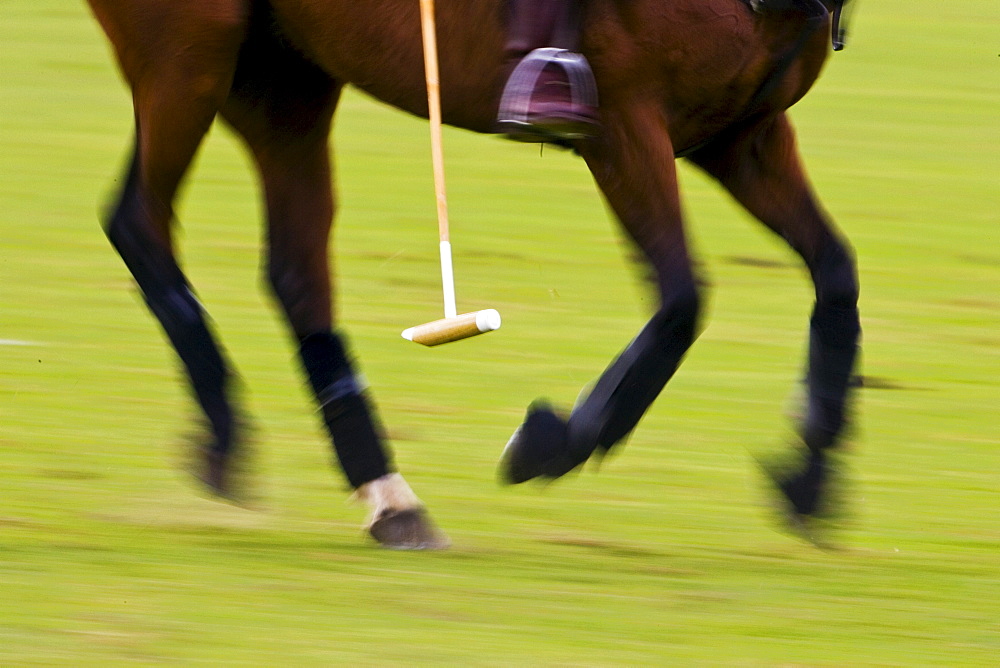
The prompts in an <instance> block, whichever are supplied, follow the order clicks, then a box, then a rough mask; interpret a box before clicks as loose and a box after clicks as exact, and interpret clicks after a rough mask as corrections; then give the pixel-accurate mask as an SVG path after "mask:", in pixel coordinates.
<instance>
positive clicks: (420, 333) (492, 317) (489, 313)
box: [403, 308, 500, 346]
mask: <svg viewBox="0 0 1000 668" xmlns="http://www.w3.org/2000/svg"><path fill="white" fill-rule="evenodd" d="M494 329H500V314H499V313H498V312H497V310H496V309H492V308H489V309H485V310H483V311H473V312H472V313H462V314H460V315H457V316H455V317H453V318H442V319H441V320H435V321H433V322H428V323H424V324H423V325H417V326H416V327H409V328H407V329H404V330H403V338H404V339H406V340H407V341H413V342H414V343H420V344H423V345H425V346H438V345H441V344H442V343H451V342H452V341H458V340H460V339H467V338H469V337H470V336H477V335H479V334H484V333H486V332H492V331H493V330H494Z"/></svg>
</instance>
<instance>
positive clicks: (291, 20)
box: [271, 0, 504, 132]
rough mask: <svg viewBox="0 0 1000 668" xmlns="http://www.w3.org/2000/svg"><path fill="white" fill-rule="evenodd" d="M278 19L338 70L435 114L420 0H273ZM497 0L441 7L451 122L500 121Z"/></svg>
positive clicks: (295, 39) (446, 114)
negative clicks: (497, 116)
mask: <svg viewBox="0 0 1000 668" xmlns="http://www.w3.org/2000/svg"><path fill="white" fill-rule="evenodd" d="M271 5H272V8H273V11H274V15H275V19H276V23H277V25H278V27H279V29H280V30H281V32H282V33H283V34H284V35H285V37H286V38H287V39H289V40H290V41H291V42H292V44H293V45H294V46H296V47H297V48H298V49H299V50H301V51H302V52H303V53H304V54H305V55H306V56H307V57H308V58H309V59H311V60H313V61H314V62H315V63H316V64H318V65H319V66H320V67H321V68H322V69H324V70H325V71H326V72H327V73H328V74H329V75H330V76H332V77H333V78H335V79H337V80H339V81H342V82H344V83H349V84H352V85H354V86H356V87H357V88H359V89H361V90H363V91H365V92H366V93H368V94H370V95H372V96H373V97H375V98H377V99H379V100H382V101H383V102H386V103H388V104H390V105H392V106H394V107H398V108H399V109H402V110H404V111H407V112H409V113H411V114H415V115H417V116H423V117H426V116H427V84H426V79H425V74H424V58H423V45H422V41H421V27H420V13H419V3H418V2H416V0H364V1H359V0H272V2H271ZM495 6H496V5H495V3H490V2H483V0H460V1H459V2H452V3H450V4H446V5H444V6H439V8H438V10H437V40H438V57H439V67H440V80H441V84H440V89H441V109H442V116H443V119H444V122H446V123H448V124H450V125H456V126H459V127H464V128H467V129H470V130H475V131H479V132H488V131H490V128H491V126H492V124H493V120H494V116H495V112H496V105H497V102H498V100H499V95H500V88H501V86H502V83H503V76H504V67H503V59H502V48H501V46H502V32H501V30H500V21H499V18H498V17H497V16H493V14H495V13H496V12H491V11H490V7H495Z"/></svg>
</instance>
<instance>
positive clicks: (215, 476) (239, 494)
mask: <svg viewBox="0 0 1000 668" xmlns="http://www.w3.org/2000/svg"><path fill="white" fill-rule="evenodd" d="M235 459H237V458H236V457H234V456H233V455H231V454H224V453H220V452H215V451H213V450H206V451H205V452H204V453H203V454H202V456H201V461H200V462H199V463H198V464H197V465H196V468H195V470H193V471H192V473H193V475H194V477H195V479H196V480H198V482H200V483H201V484H202V485H203V488H204V489H205V490H206V491H207V492H208V493H209V494H211V495H212V496H213V497H215V498H218V499H221V500H223V501H228V502H229V503H232V504H235V505H237V506H242V507H245V508H253V507H255V505H256V499H255V497H254V494H253V493H252V492H251V488H252V487H253V485H252V484H251V482H250V474H249V471H247V470H246V467H245V464H246V462H245V461H241V462H239V463H238V464H237V463H236V462H235V461H234V460H235Z"/></svg>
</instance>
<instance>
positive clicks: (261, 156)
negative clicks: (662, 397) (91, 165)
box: [88, 0, 859, 546]
mask: <svg viewBox="0 0 1000 668" xmlns="http://www.w3.org/2000/svg"><path fill="white" fill-rule="evenodd" d="M826 1H827V2H830V3H836V2H840V0H826ZM88 2H89V3H90V5H91V7H92V8H93V10H94V13H95V15H96V16H97V17H98V19H99V21H100V22H101V24H102V26H103V27H104V29H105V31H106V32H107V34H108V36H109V38H110V40H111V42H112V44H113V45H114V47H115V50H116V53H117V56H118V60H119V63H120V65H121V68H122V71H123V73H124V75H125V78H126V80H127V81H128V82H129V85H130V87H131V88H132V93H133V103H134V108H135V116H136V145H135V150H134V156H133V161H132V166H131V169H130V172H129V178H128V179H127V181H126V182H125V185H124V187H123V188H122V191H121V197H120V201H119V203H118V206H117V207H116V209H115V210H114V212H113V213H112V215H111V216H110V219H109V220H108V223H107V234H108V236H109V239H110V240H111V242H112V243H113V244H114V246H115V247H116V249H117V250H118V251H119V253H120V254H121V255H122V257H123V259H124V260H125V263H126V265H127V266H128V267H129V269H130V271H131V272H132V274H133V276H134V277H135V278H136V281H137V283H138V285H139V287H140V289H141V290H142V292H143V295H144V296H145V298H146V300H147V302H148V304H149V306H150V308H151V310H152V311H153V313H154V314H155V315H156V317H157V319H158V320H159V321H160V323H161V324H162V325H163V327H164V329H165V330H166V332H167V335H168V337H169V338H170V340H171V343H172V344H173V346H174V347H175V349H176V350H177V352H178V354H179V356H180V358H181V360H182V362H183V364H184V366H185V369H186V371H187V373H188V376H189V379H190V381H191V385H192V388H193V390H194V393H195V396H196V398H197V399H198V401H199V404H200V405H201V407H202V409H203V410H204V412H205V414H206V416H207V417H208V419H209V422H210V424H211V427H212V441H211V443H210V445H209V447H208V448H207V450H206V453H207V454H206V461H207V463H208V469H209V475H208V476H207V481H208V482H209V484H210V485H211V486H213V487H214V488H215V489H216V490H217V491H225V483H224V474H225V472H226V462H227V460H228V459H229V456H230V453H231V452H232V451H233V449H234V448H235V447H236V446H237V445H238V438H237V436H235V435H234V430H235V427H234V425H235V409H234V405H233V404H234V399H233V396H232V393H233V390H232V384H233V383H232V372H231V370H230V366H229V364H228V362H227V361H226V360H225V358H224V355H223V353H222V351H221V348H220V347H219V346H218V344H217V343H216V341H215V336H214V334H213V333H212V331H211V327H210V325H209V323H208V320H207V318H206V315H205V314H204V313H203V312H202V310H201V306H200V304H199V303H198V301H197V300H196V299H194V297H193V295H192V289H191V287H190V286H189V284H188V283H187V279H186V278H185V276H184V274H183V273H182V271H181V269H180V267H179V266H178V264H177V262H176V258H175V256H174V253H173V249H172V241H171V238H172V236H171V231H172V223H173V201H174V199H175V197H176V194H177V190H178V186H179V184H180V183H181V180H182V178H183V176H184V174H185V173H186V171H187V168H188V166H189V164H190V162H191V160H192V158H193V155H194V153H195V151H196V150H197V148H198V146H199V144H200V142H201V140H202V138H203V136H204V134H205V132H206V131H207V129H208V127H209V126H210V125H211V123H212V122H213V121H214V119H215V118H216V117H217V116H219V115H221V116H222V117H223V118H224V119H225V120H226V121H227V122H229V123H230V124H231V125H232V127H233V128H234V129H235V130H236V132H237V133H238V134H239V135H240V136H241V137H242V139H243V140H244V141H245V142H246V144H247V146H248V148H249V150H250V152H251V154H252V155H253V157H254V160H255V162H256V166H257V169H258V171H259V173H260V176H261V181H262V183H263V189H264V195H265V199H266V204H267V225H268V228H267V229H268V234H267V253H268V260H267V272H268V279H269V283H270V285H271V287H272V289H273V291H274V294H275V296H276V298H277V301H278V303H279V304H280V306H281V308H282V309H283V311H284V313H285V315H286V317H287V320H288V323H289V327H290V330H291V332H292V334H293V335H294V336H295V338H296V340H297V341H298V343H299V350H300V359H301V362H302V365H303V369H304V371H305V374H306V376H307V378H308V379H309V382H310V384H311V386H312V388H313V390H314V392H315V394H316V397H317V401H318V403H319V404H320V406H321V409H322V413H323V417H324V421H325V422H326V425H327V428H328V430H329V432H330V435H331V438H332V441H333V445H334V448H335V450H336V452H337V454H338V456H339V459H340V462H341V465H342V467H343V469H344V472H345V474H346V476H347V478H348V481H349V482H350V483H351V485H352V486H354V487H356V488H359V491H361V492H363V493H362V496H363V497H366V496H368V497H371V496H372V495H373V494H374V495H376V496H377V495H378V494H377V493H376V492H375V491H373V490H375V489H381V488H382V487H386V486H387V485H389V486H391V485H390V483H389V482H387V480H389V478H388V477H387V476H389V473H390V472H391V470H392V463H391V457H390V456H389V454H388V452H387V450H386V449H385V447H384V444H383V443H382V439H381V436H380V430H379V429H378V426H377V420H376V418H375V417H374V411H373V408H372V407H371V405H370V402H369V400H368V398H367V394H366V393H364V392H362V391H361V388H360V385H359V383H357V382H356V379H355V375H354V371H353V363H352V362H351V360H350V358H349V355H348V353H347V352H346V348H345V345H344V343H343V341H342V338H341V337H340V336H339V334H338V333H337V332H336V331H335V330H334V317H333V308H332V306H333V305H332V301H331V297H330V294H331V277H330V272H329V268H328V256H327V246H328V241H329V235H330V231H331V224H332V219H333V214H334V210H335V198H334V195H333V190H332V187H331V183H330V180H331V172H332V170H331V165H330V150H329V136H330V130H331V126H332V121H333V115H334V111H335V109H336V106H337V101H338V99H339V95H340V91H341V89H342V87H343V86H344V85H346V84H353V85H354V86H356V87H358V88H360V89H362V90H364V91H366V92H368V93H369V94H371V95H373V96H374V97H376V98H378V99H381V100H384V101H385V102H387V103H389V104H392V105H395V106H397V107H399V108H401V109H404V110H406V111H408V112H411V113H413V114H416V115H421V116H423V115H426V113H427V98H426V89H425V83H424V76H423V67H422V62H423V59H422V51H421V44H420V21H419V16H418V3H417V2H416V0H365V1H363V2H359V1H357V0H88ZM771 2H774V3H782V4H783V5H784V7H783V9H782V10H780V11H779V10H772V11H764V12H755V11H752V10H751V9H750V7H748V6H747V5H745V4H744V3H743V2H741V0H669V1H667V0H588V4H587V9H586V14H585V18H584V30H583V38H582V44H581V50H582V51H583V52H584V54H585V55H586V56H587V58H588V60H589V61H590V63H591V65H592V68H593V71H594V75H595V77H596V80H597V85H598V91H599V95H600V101H601V118H602V126H603V127H602V131H601V132H600V134H599V136H597V137H594V138H591V139H582V140H579V141H574V142H572V144H571V147H572V148H573V149H574V150H575V151H576V152H578V153H579V154H580V155H581V156H582V157H583V159H584V160H585V161H586V163H587V165H588V167H589V168H590V170H591V172H592V174H593V176H594V179H595V181H596V183H597V185H598V187H599V188H600V190H601V192H602V194H603V195H604V197H605V199H606V201H607V202H608V204H609V206H610V208H611V209H612V210H613V211H614V213H615V215H616V217H617V218H618V221H619V222H620V224H621V225H622V227H623V229H624V230H625V231H626V233H627V234H628V235H629V236H630V237H631V239H632V240H633V241H634V242H635V243H636V245H637V247H638V248H639V249H640V250H641V251H642V253H643V254H644V256H645V258H646V259H647V260H648V262H649V264H650V266H651V268H652V270H653V273H654V275H655V279H656V285H657V287H658V289H659V294H660V306H659V309H658V311H657V312H656V313H655V314H654V316H653V317H652V318H651V319H650V321H649V323H647V325H646V326H645V328H644V329H643V330H642V331H641V332H640V333H639V335H638V336H637V337H636V338H635V339H634V340H633V341H632V342H631V343H630V344H629V345H628V347H627V348H626V349H625V350H624V351H623V352H622V354H621V355H620V356H619V357H618V358H616V359H615V360H614V361H613V362H612V364H611V365H610V366H609V367H608V369H607V370H606V371H605V372H604V373H603V374H602V375H601V377H600V378H599V380H598V381H597V383H596V384H595V386H594V387H593V389H592V390H591V391H590V392H589V394H588V395H587V396H586V397H584V398H583V399H582V401H581V402H580V403H579V404H578V405H577V407H575V408H574V409H573V411H572V413H571V414H570V415H569V416H568V417H564V416H562V415H561V414H557V413H556V412H555V411H554V410H552V409H549V408H548V407H544V406H535V407H533V408H532V409H530V410H529V413H528V416H527V418H526V420H525V423H524V424H523V425H522V427H521V428H520V429H519V430H518V432H517V433H516V434H515V436H514V437H513V438H512V439H511V442H510V443H509V444H508V448H507V449H506V450H505V454H504V460H503V471H504V477H505V478H506V479H507V480H508V481H510V482H520V481H521V480H526V479H529V478H533V477H538V476H547V477H558V476H560V475H562V474H563V473H565V472H566V471H568V470H570V469H572V468H574V467H575V466H577V465H579V464H580V463H582V462H583V461H585V460H586V459H587V458H588V457H590V455H591V454H592V453H593V452H595V451H596V450H598V449H603V450H607V449H609V448H611V447H613V446H614V445H615V444H616V443H618V442H619V441H621V440H622V439H623V438H624V437H625V436H626V435H627V434H628V433H629V432H630V431H631V430H632V429H633V428H634V427H635V425H636V424H637V422H638V420H639V419H640V417H641V416H642V414H643V413H644V412H645V410H646V409H647V408H648V406H649V405H650V404H651V403H652V401H653V400H654V399H655V398H656V396H657V395H658V394H659V392H660V390H661V389H662V388H663V386H664V385H665V383H666V382H667V381H668V380H669V379H670V377H671V376H672V374H673V373H674V371H675V370H676V368H677V366H678V365H679V364H680V362H681V359H682V357H683V355H684V353H685V352H686V350H687V349H688V347H689V346H690V345H691V344H692V343H693V341H694V339H695V338H696V336H697V333H698V324H697V322H698V317H699V314H700V303H701V302H700V293H699V290H698V287H697V282H696V280H695V277H694V274H693V271H692V266H691V265H692V263H691V259H690V257H689V255H688V250H687V242H686V238H685V233H684V224H683V217H682V215H681V206H680V195H679V193H678V189H677V178H676V173H675V167H674V158H675V156H676V155H678V154H683V155H685V156H686V157H688V158H690V159H691V160H692V161H693V162H694V163H695V164H697V165H698V166H699V167H701V168H702V169H704V170H705V171H706V172H707V173H708V174H709V175H711V176H712V177H714V178H715V179H717V180H718V181H719V183H720V184H721V185H723V187H725V188H726V189H727V190H729V192H730V193H731V194H732V195H733V196H734V198H735V199H736V200H737V201H738V202H740V203H741V204H743V205H744V206H745V207H746V208H747V210H748V211H749V212H750V213H751V214H753V215H754V216H756V217H757V218H758V219H759V220H761V221H762V222H763V223H764V224H765V225H767V226H768V227H769V228H770V229H772V230H773V231H774V232H775V233H776V234H778V235H779V236H780V237H781V238H783V239H784V240H785V241H787V242H788V244H789V245H790V246H791V247H792V248H793V249H794V250H795V251H796V252H798V253H799V255H800V256H801V257H802V259H803V261H804V263H805V265H806V267H807V268H808V270H809V272H810V276H811V278H812V280H813V282H814V284H815V286H816V296H817V301H816V306H815V308H814V312H813V316H812V319H811V324H810V350H809V359H808V361H807V378H808V380H807V407H806V415H805V418H804V419H803V423H802V425H801V426H800V432H801V434H802V439H803V442H804V444H805V446H806V449H807V450H808V453H809V454H808V456H807V458H806V463H805V464H804V468H802V470H800V471H797V472H795V474H794V475H793V476H792V477H791V478H788V479H782V480H780V481H778V483H779V487H780V488H781V490H782V491H783V492H784V494H785V496H786V497H787V500H788V501H789V502H790V505H791V509H792V511H793V513H794V514H795V515H796V516H798V517H809V516H811V515H812V514H813V513H814V512H815V511H816V510H817V508H818V506H819V501H820V499H819V496H820V493H821V492H822V490H823V480H824V467H825V454H824V453H825V452H826V451H827V450H828V449H829V448H831V447H833V446H834V445H836V443H837V442H838V441H839V438H840V434H841V432H842V429H843V426H844V424H845V421H846V420H845V415H844V411H845V408H846V402H847V397H848V391H849V382H848V381H849V376H850V373H851V370H852V368H853V365H854V360H855V356H856V352H857V340H858V336H859V325H858V316H857V307H856V304H857V293H858V286H857V281H856V277H855V269H854V261H853V257H852V255H851V252H850V250H849V247H848V246H847V244H846V242H845V241H844V240H843V239H841V238H840V236H839V235H838V234H837V233H836V231H835V230H834V228H833V225H832V222H831V221H829V219H828V218H827V216H826V214H825V213H824V212H823V211H822V209H821V207H820V206H819V203H818V201H817V200H816V198H815V196H814V195H813V193H812V192H811V189H810V187H809V184H808V181H807V179H806V177H805V175H804V171H803V169H802V166H801V164H800V160H799V157H798V153H797V150H796V148H795V139H794V134H793V132H792V129H791V126H790V124H789V122H788V119H787V116H786V114H785V110H786V109H787V108H788V107H789V106H791V105H792V104H793V103H794V102H795V101H796V100H798V99H799V98H800V97H801V96H802V95H804V94H805V92H806V91H807V90H808V89H809V87H810V86H811V85H812V84H813V82H814V81H815V79H816V77H817V76H818V74H819V72H820V69H821V67H822V65H823V63H824V60H825V58H826V56H827V52H828V48H829V44H828V39H829V38H828V36H827V34H828V33H827V30H828V26H829V17H828V14H827V11H826V8H825V7H824V6H823V5H821V4H819V0H771ZM504 20H505V17H504V6H503V2H502V0H439V2H438V7H437V25H438V32H439V34H438V44H439V52H440V69H441V93H442V111H443V117H444V120H445V122H447V123H450V124H452V125H456V126H459V127H463V128H467V129H469V130H473V131H477V132H490V131H491V130H492V128H493V124H494V119H495V114H496V110H497V106H498V103H499V98H500V93H501V88H502V84H503V81H504V79H505V77H506V74H507V71H508V67H509V64H508V63H506V62H505V60H504V54H503V48H502V46H503V36H504ZM397 477H398V476H397ZM377 481H381V483H379V485H376V487H369V486H370V485H374V484H375V483H376V482H377ZM392 484H395V483H392ZM404 491H405V490H404ZM384 496H385V497H386V498H391V499H398V498H407V499H409V498H411V497H412V494H409V495H407V494H406V493H401V492H400V491H399V490H389V492H386V494H385V495H384ZM407 503H410V502H407ZM403 505H406V504H403ZM373 506H375V507H378V508H383V509H385V508H389V511H388V512H390V514H391V511H392V508H391V506H392V502H390V501H386V500H385V498H383V499H373ZM398 509H401V510H403V511H405V512H403V513H402V514H401V515H402V516H405V517H406V518H408V519H407V521H408V522H409V521H410V520H412V519H413V518H414V517H417V519H419V518H420V517H419V513H416V514H415V513H414V512H413V511H412V508H410V507H406V508H398ZM379 512H380V513H383V511H381V510H380V511H379ZM383 514H384V513H383ZM412 528H413V527H412V524H407V525H406V526H404V527H403V528H402V529H399V527H390V530H389V531H385V530H383V529H385V527H384V526H383V527H382V528H381V529H380V530H379V531H377V532H376V531H374V530H373V535H376V537H377V538H378V539H379V540H382V541H383V542H388V543H390V544H391V543H392V542H393V539H391V538H390V539H388V540H384V539H383V537H384V536H385V535H390V536H397V537H398V535H404V538H402V539H400V540H402V541H403V543H406V541H407V540H409V542H410V545H409V546H413V544H424V543H421V541H422V540H424V539H426V537H427V535H426V534H424V535H423V538H421V537H420V536H419V535H418V536H417V538H412V536H410V538H407V537H406V535H409V534H407V532H408V531H410V529H412ZM396 529H399V531H397V530H396ZM400 532H402V533H401V534H400ZM410 533H413V532H412V531H410ZM419 533H420V532H419V531H417V534H419ZM425 542H426V541H425ZM432 542H433V541H432Z"/></svg>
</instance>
